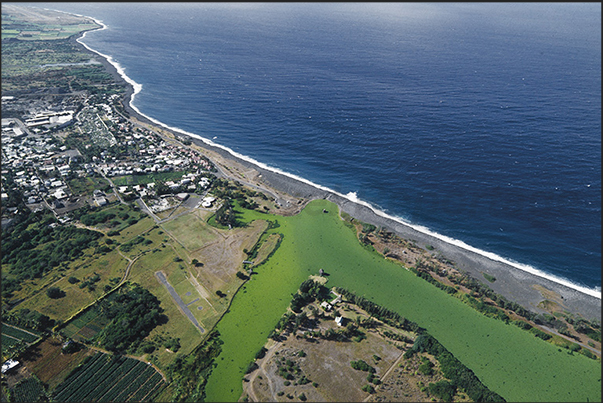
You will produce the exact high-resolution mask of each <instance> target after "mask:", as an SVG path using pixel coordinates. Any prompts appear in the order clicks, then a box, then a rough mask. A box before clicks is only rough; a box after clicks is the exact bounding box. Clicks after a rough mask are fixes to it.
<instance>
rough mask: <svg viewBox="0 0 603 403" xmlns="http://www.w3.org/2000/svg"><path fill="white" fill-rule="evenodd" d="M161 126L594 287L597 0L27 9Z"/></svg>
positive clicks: (597, 245)
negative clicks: (90, 26)
mask: <svg viewBox="0 0 603 403" xmlns="http://www.w3.org/2000/svg"><path fill="white" fill-rule="evenodd" d="M33 5H35V6H37V7H47V8H52V9H56V10H62V11H67V12H73V13H77V14H83V15H88V16H91V17H94V18H96V19H98V20H100V21H102V22H103V23H104V24H105V25H106V26H107V28H106V29H104V30H102V31H97V32H91V33H88V34H87V35H86V36H85V38H84V40H83V42H84V43H85V44H86V45H87V46H89V47H90V48H92V49H94V50H96V51H98V52H100V53H103V54H105V55H110V56H111V57H112V58H113V60H114V62H116V63H118V64H119V65H120V66H121V67H122V68H123V69H124V71H125V74H126V75H127V76H128V77H129V78H130V79H132V80H133V81H135V82H136V83H138V84H140V85H142V91H141V92H140V93H138V94H137V95H136V96H135V99H134V102H133V105H134V106H135V107H136V108H138V109H139V110H140V111H141V112H142V113H143V114H145V115H147V116H149V117H151V118H153V119H156V120H158V121H160V122H162V123H164V124H166V125H168V126H171V127H175V128H179V129H182V130H184V131H186V132H189V133H193V134H196V135H199V136H202V137H204V138H207V139H213V141H214V142H216V143H218V144H220V145H223V146H225V147H228V148H229V149H232V150H234V151H236V152H238V153H240V154H243V155H245V156H249V157H250V158H252V159H254V160H256V161H259V162H261V163H264V164H267V165H269V166H271V167H274V168H277V169H279V170H281V171H285V172H288V173H291V174H294V175H297V176H299V177H302V178H305V179H307V180H309V181H311V182H313V183H316V184H319V185H322V186H326V187H328V188H330V189H333V190H334V191H337V192H339V193H342V194H350V196H351V197H357V198H358V199H360V200H363V201H366V202H368V203H370V204H371V205H373V206H374V207H375V208H376V209H379V210H383V211H385V212H386V213H387V214H390V215H393V216H396V217H400V218H401V219H403V220H405V221H408V222H411V223H413V224H416V225H420V226H424V227H427V228H429V229H430V230H431V231H433V232H436V233H438V234H442V235H445V236H447V237H450V238H454V239H457V240H460V241H463V242H465V243H466V244H468V245H471V246H473V247H475V248H479V249H481V250H484V251H487V252H491V253H495V254H496V255H498V256H501V257H504V258H505V259H508V260H510V261H513V262H518V263H521V264H523V265H529V266H531V267H533V268H535V269H537V270H540V271H543V272H545V273H547V274H550V275H553V276H557V277H561V278H564V279H568V280H570V281H571V282H573V283H575V284H578V285H581V286H585V287H588V288H597V289H598V290H599V291H600V287H601V5H600V4H599V3H581V4H572V3H527V4H525V3H497V4H493V3H480V4H473V3H458V4H456V3H434V4H429V3H414V4H413V3H385V4H372V3H305V4H304V3H293V4H289V3H264V4H262V3H241V4H232V3H222V4H210V3H140V4H137V3H125V4H120V3H35V4H33Z"/></svg>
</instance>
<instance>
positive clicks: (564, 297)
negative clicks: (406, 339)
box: [82, 45, 601, 322]
mask: <svg viewBox="0 0 603 403" xmlns="http://www.w3.org/2000/svg"><path fill="white" fill-rule="evenodd" d="M82 47H83V45H82ZM83 48H84V49H85V47H83ZM85 50H86V51H88V50H87V49H85ZM91 53H93V52H91ZM93 55H94V56H95V59H97V60H99V61H100V62H101V63H102V64H103V65H104V66H105V68H106V69H107V71H108V72H109V73H111V74H112V75H113V77H114V78H115V80H116V81H117V82H123V83H125V85H126V92H125V94H124V97H123V104H124V107H125V109H126V111H127V112H128V113H129V114H130V116H131V117H134V118H135V119H137V120H138V121H140V122H143V123H146V124H149V125H153V126H155V127H157V125H156V124H155V123H154V122H152V121H150V120H149V119H148V118H146V117H145V116H142V115H141V114H139V113H138V112H137V111H136V110H135V109H133V108H132V107H131V105H130V100H131V99H132V95H133V93H134V88H133V87H132V86H131V85H130V84H129V83H127V82H126V81H125V80H124V78H123V77H122V76H121V75H120V74H119V72H118V71H117V69H116V68H115V66H113V65H112V64H111V63H110V62H109V61H108V60H107V59H105V58H104V57H101V56H100V55H97V54H94V53H93ZM162 130H165V131H167V132H171V133H172V134H173V135H174V136H176V137H182V136H183V134H181V133H175V132H173V131H171V130H169V129H166V128H162ZM191 140H192V141H193V143H194V144H195V145H197V146H198V147H199V148H201V149H203V150H206V151H207V152H208V157H210V159H211V158H212V156H213V157H214V158H213V159H214V161H213V162H214V163H218V165H221V166H222V171H223V172H227V171H228V169H224V168H227V167H228V166H229V165H231V164H235V165H238V166H240V167H243V168H244V169H247V170H251V171H254V172H255V175H252V177H253V178H254V180H255V182H256V184H258V185H261V187H264V188H266V187H267V188H270V189H272V190H274V191H275V192H276V193H280V194H284V195H285V197H284V198H283V199H282V200H287V197H286V195H289V196H290V197H293V198H298V199H304V200H305V201H309V200H313V199H328V200H330V201H332V202H334V203H335V204H337V205H338V206H339V208H340V209H341V210H342V211H344V212H346V213H348V214H350V215H351V216H352V217H354V218H355V219H357V220H360V221H362V222H366V223H370V224H373V225H375V226H380V227H384V228H387V229H388V230H390V231H392V232H394V233H396V234H397V235H398V236H400V237H401V238H404V239H408V240H414V241H415V242H416V244H417V245H419V246H421V247H425V246H426V245H431V246H433V247H434V248H435V249H434V251H435V252H438V253H440V254H441V255H442V256H444V257H445V258H446V259H448V260H450V261H452V262H454V263H455V266H456V268H457V269H459V270H460V271H464V272H467V273H468V274H470V275H471V276H472V277H474V278H475V279H476V280H478V281H480V282H482V283H483V284H486V285H487V286H488V287H490V288H491V289H492V290H493V291H494V292H496V293H497V294H500V295H502V296H504V297H506V298H507V299H509V300H511V301H514V302H516V303H518V304H519V305H521V306H523V307H524V308H526V309H529V310H531V311H534V312H537V313H544V312H546V311H545V310H543V309H541V308H539V307H538V304H539V303H541V302H542V301H544V300H551V301H554V302H556V303H557V304H558V305H559V306H560V307H561V308H562V309H563V310H565V311H567V312H570V313H572V314H576V315H579V316H582V317H584V318H586V319H588V320H597V321H599V322H600V321H601V299H600V298H597V297H594V296H591V295H588V294H585V293H583V292H580V291H578V290H575V289H573V288H570V287H568V286H565V285H563V284H560V283H557V282H555V281H552V280H550V279H547V278H544V277H541V276H537V275H535V274H532V273H529V272H526V271H523V270H520V269H517V268H515V267H513V266H510V265H508V264H505V263H502V262H499V261H495V260H492V259H489V258H487V257H485V256H482V255H479V254H477V253H474V252H471V251H469V250H466V249H464V248H461V247H459V246H457V245H453V244H450V243H448V242H444V241H442V240H440V239H438V238H435V237H433V236H430V235H428V234H425V233H422V232H419V231H417V230H415V229H414V228H411V227H410V226H407V225H405V224H402V223H400V222H398V221H395V220H392V219H388V218H386V217H383V216H380V215H377V214H376V213H375V212H374V211H373V210H372V209H370V208H368V207H366V206H364V205H362V204H359V203H355V202H353V201H351V200H349V199H347V198H344V197H341V196H340V195H338V194H335V193H332V192H329V191H327V190H323V189H319V188H317V187H315V186H312V185H310V184H308V183H305V182H302V181H300V180H297V179H294V178H291V177H289V176H286V175H282V174H279V173H276V172H274V171H271V170H268V169H264V168H262V167H259V166H257V165H255V164H253V163H251V162H249V161H246V160H242V159H240V158H237V157H236V156H234V155H232V154H230V153H229V152H228V151H226V150H224V149H222V148H219V147H214V146H211V145H209V144H207V143H205V142H203V141H201V140H199V139H196V138H191ZM216 159H219V161H217V160H216ZM226 175H227V176H229V175H228V174H226ZM231 177H232V178H233V179H235V180H240V179H241V178H238V177H237V176H236V175H231ZM285 207H286V206H285ZM483 273H486V274H489V275H491V276H494V277H495V278H496V281H495V282H492V283H490V282H487V281H485V279H484V277H483Z"/></svg>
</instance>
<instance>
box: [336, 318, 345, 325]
mask: <svg viewBox="0 0 603 403" xmlns="http://www.w3.org/2000/svg"><path fill="white" fill-rule="evenodd" d="M335 323H337V326H343V316H337V317H336V318H335Z"/></svg>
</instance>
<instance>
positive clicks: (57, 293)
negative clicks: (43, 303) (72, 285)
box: [46, 287, 65, 299]
mask: <svg viewBox="0 0 603 403" xmlns="http://www.w3.org/2000/svg"><path fill="white" fill-rule="evenodd" d="M46 295H48V298H52V299H58V298H63V297H64V296H65V291H63V290H61V289H60V288H59V287H50V288H49V289H48V290H46Z"/></svg>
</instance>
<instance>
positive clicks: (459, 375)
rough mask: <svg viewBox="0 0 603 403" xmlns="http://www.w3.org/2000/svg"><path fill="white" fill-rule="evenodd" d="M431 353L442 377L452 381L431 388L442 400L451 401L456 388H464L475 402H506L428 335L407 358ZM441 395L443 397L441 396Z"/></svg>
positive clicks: (414, 347)
mask: <svg viewBox="0 0 603 403" xmlns="http://www.w3.org/2000/svg"><path fill="white" fill-rule="evenodd" d="M419 352H421V353H423V352H425V353H429V354H431V355H433V356H435V357H436V359H437V360H438V361H439V362H440V369H441V371H442V375H444V377H446V378H448V379H449V380H450V382H449V385H447V384H440V385H437V386H436V385H434V386H433V387H430V389H429V390H430V392H432V393H434V394H436V396H438V397H441V398H446V399H447V401H451V400H452V399H451V398H452V396H454V394H452V395H451V392H452V391H453V390H454V391H456V388H462V389H464V390H465V392H466V393H467V395H468V396H469V398H470V399H471V400H473V401H474V402H504V401H505V399H504V398H503V397H502V396H500V395H499V394H497V393H495V392H492V391H491V390H490V389H488V388H487V387H486V386H485V385H484V384H483V383H481V381H480V380H479V379H478V377H477V376H475V374H474V373H473V371H471V370H470V369H469V368H467V367H466V366H465V365H463V364H462V363H461V362H460V361H459V360H458V359H456V358H455V357H454V356H453V355H452V353H450V352H449V351H448V350H447V349H446V348H445V347H444V346H442V345H441V344H440V343H439V342H438V341H437V340H436V339H434V338H433V337H432V336H431V335H429V334H427V333H423V334H421V335H419V336H418V337H417V338H416V339H415V342H414V344H413V346H412V348H411V349H409V350H408V351H407V352H406V353H404V357H405V358H410V357H412V356H413V355H414V354H416V353H419ZM439 393H441V395H439Z"/></svg>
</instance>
